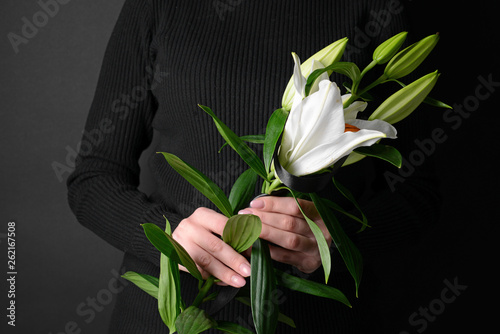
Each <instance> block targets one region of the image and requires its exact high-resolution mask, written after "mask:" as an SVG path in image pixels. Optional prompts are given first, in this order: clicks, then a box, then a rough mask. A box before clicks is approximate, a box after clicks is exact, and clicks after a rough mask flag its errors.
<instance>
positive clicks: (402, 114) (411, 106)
mask: <svg viewBox="0 0 500 334" xmlns="http://www.w3.org/2000/svg"><path fill="white" fill-rule="evenodd" d="M439 75H440V74H439V73H438V72H437V71H436V72H432V73H429V74H427V75H424V76H423V77H421V78H420V79H418V80H415V81H414V82H412V83H411V84H409V85H408V86H406V87H404V88H401V89H400V90H398V91H397V92H396V93H394V94H392V95H391V96H390V97H389V98H388V99H387V100H385V101H384V102H383V103H382V104H381V105H380V106H379V107H378V108H377V109H376V110H375V111H374V112H373V114H372V115H371V116H370V118H369V120H374V119H380V120H383V121H386V122H387V123H390V124H394V123H397V122H399V121H401V120H403V119H404V118H406V117H408V116H409V115H410V114H411V113H412V112H413V111H414V110H415V109H417V107H418V106H419V105H420V104H421V103H422V101H424V99H425V97H426V96H427V95H428V94H429V93H430V91H431V90H432V88H434V85H435V84H436V82H437V79H438V77H439Z"/></svg>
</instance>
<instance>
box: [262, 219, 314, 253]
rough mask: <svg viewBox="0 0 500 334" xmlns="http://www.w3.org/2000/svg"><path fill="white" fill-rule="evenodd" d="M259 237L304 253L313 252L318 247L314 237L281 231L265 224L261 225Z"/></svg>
mask: <svg viewBox="0 0 500 334" xmlns="http://www.w3.org/2000/svg"><path fill="white" fill-rule="evenodd" d="M260 237H261V238H262V239H265V240H267V241H269V242H271V243H273V244H276V245H278V246H281V247H283V248H285V249H288V250H292V251H295V252H302V253H305V254H315V253H316V251H317V248H318V246H317V243H316V239H314V238H310V237H306V236H303V235H300V234H297V233H293V232H288V231H283V230H280V229H277V228H275V227H273V226H269V225H266V224H263V225H262V232H261V234H260Z"/></svg>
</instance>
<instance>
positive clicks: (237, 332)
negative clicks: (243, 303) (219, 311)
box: [215, 321, 254, 334]
mask: <svg viewBox="0 0 500 334" xmlns="http://www.w3.org/2000/svg"><path fill="white" fill-rule="evenodd" d="M215 328H216V329H218V330H220V331H223V332H226V333H233V334H254V332H252V331H251V330H249V329H248V328H246V327H243V326H240V325H238V324H235V323H234V322H229V321H217V327H215Z"/></svg>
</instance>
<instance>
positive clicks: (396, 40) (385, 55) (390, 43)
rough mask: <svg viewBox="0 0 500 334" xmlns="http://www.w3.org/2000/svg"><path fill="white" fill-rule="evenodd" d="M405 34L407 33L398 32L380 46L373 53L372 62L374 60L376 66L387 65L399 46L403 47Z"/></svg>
mask: <svg viewBox="0 0 500 334" xmlns="http://www.w3.org/2000/svg"><path fill="white" fill-rule="evenodd" d="M407 34H408V32H406V31H403V32H400V33H399V34H397V35H395V36H393V37H391V38H389V39H388V40H386V41H385V42H383V43H382V44H380V45H379V46H378V47H377V48H376V49H375V51H374V52H373V60H375V61H376V62H377V64H385V63H387V62H388V61H389V60H390V59H391V58H392V57H394V55H395V54H396V52H398V50H399V48H400V47H401V45H403V43H404V41H405V39H406V35H407Z"/></svg>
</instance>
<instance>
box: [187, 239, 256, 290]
mask: <svg viewBox="0 0 500 334" xmlns="http://www.w3.org/2000/svg"><path fill="white" fill-rule="evenodd" d="M193 238H194V239H193V241H194V242H195V243H196V244H198V245H199V246H200V247H201V248H203V249H204V250H205V251H206V252H207V253H208V254H210V255H211V256H213V257H214V258H216V259H217V260H218V261H219V262H221V263H223V264H224V265H225V266H227V267H229V268H231V269H232V271H233V272H234V273H237V274H238V275H240V276H243V277H248V276H250V264H249V263H248V261H247V259H245V257H244V256H243V255H241V254H238V253H237V252H236V251H235V250H234V249H233V248H232V247H231V246H229V245H228V244H226V243H225V242H224V241H223V240H221V239H220V238H218V237H216V236H214V235H213V234H209V233H208V234H201V233H200V234H196V235H194V236H193ZM225 275H226V276H229V273H228V272H226V273H225ZM217 277H218V278H220V279H221V280H223V281H224V279H223V278H222V277H219V276H217ZM225 282H227V279H226V280H225Z"/></svg>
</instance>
